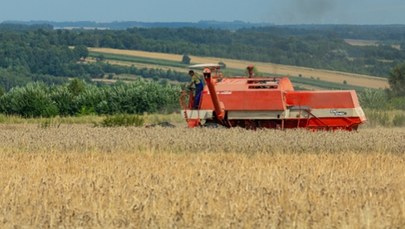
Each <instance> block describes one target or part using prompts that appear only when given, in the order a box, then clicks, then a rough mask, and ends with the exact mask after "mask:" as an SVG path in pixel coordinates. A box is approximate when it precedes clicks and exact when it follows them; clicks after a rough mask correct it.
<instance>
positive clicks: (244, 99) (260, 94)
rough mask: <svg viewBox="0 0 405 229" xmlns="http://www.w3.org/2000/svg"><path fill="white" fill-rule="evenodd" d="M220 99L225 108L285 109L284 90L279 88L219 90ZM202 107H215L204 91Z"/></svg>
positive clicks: (252, 109)
mask: <svg viewBox="0 0 405 229" xmlns="http://www.w3.org/2000/svg"><path fill="white" fill-rule="evenodd" d="M217 94H218V99H219V100H220V101H221V102H222V103H223V104H224V107H225V110H233V111H263V110H277V111H279V110H285V109H286V106H285V103H284V96H283V92H281V91H279V90H274V91H269V90H262V89H256V90H249V91H229V90H223V91H219V90H218V91H217ZM201 109H205V110H208V109H214V105H213V103H212V100H211V95H210V94H208V93H207V91H204V93H203V96H202V103H201Z"/></svg>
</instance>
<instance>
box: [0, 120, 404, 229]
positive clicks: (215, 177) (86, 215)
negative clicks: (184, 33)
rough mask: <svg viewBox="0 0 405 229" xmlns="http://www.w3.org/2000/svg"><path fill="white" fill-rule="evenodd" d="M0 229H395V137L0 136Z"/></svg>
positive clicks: (398, 174)
mask: <svg viewBox="0 0 405 229" xmlns="http://www.w3.org/2000/svg"><path fill="white" fill-rule="evenodd" d="M0 142H1V145H0V158H1V166H0V227H1V228H26V227H30V228H31V227H35V228H46V227H51V228H60V227H62V228H120V227H121V228H161V227H163V228H285V227H287V228H342V227H346V228H403V227H405V155H404V153H405V129H403V128H402V129H401V128H393V129H362V130H360V131H359V132H340V131H337V132H309V131H305V130H288V131H278V130H258V131H249V130H244V129H231V130H229V129H187V128H180V127H178V128H161V127H156V128H100V127H97V128H95V127H92V126H90V125H82V124H81V125H66V124H62V125H60V126H58V127H52V126H51V127H47V128H42V127H41V126H38V125H34V124H19V125H12V124H8V125H1V128H0Z"/></svg>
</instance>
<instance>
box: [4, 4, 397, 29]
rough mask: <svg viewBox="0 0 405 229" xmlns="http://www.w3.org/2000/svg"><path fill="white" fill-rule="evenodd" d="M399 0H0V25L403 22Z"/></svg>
mask: <svg viewBox="0 0 405 229" xmlns="http://www.w3.org/2000/svg"><path fill="white" fill-rule="evenodd" d="M404 12H405V0H248V1H247V0H243V1H241V0H239V1H238V0H0V22H1V21H15V20H17V21H31V20H34V21H37V20H45V21H56V22H62V21H95V22H113V21H139V22H198V21H204V20H216V21H235V20H238V21H244V22H252V23H274V24H281V25H282V24H405V13H404Z"/></svg>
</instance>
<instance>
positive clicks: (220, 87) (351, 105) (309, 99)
mask: <svg viewBox="0 0 405 229" xmlns="http://www.w3.org/2000/svg"><path fill="white" fill-rule="evenodd" d="M211 70H213V68H211ZM215 70H218V69H215ZM216 73H218V72H216ZM204 79H205V82H206V85H205V87H204V90H203V92H202V96H201V101H200V106H199V109H191V107H192V104H193V103H192V99H193V98H192V97H191V99H190V100H189V103H188V104H185V103H184V102H183V103H182V104H183V109H184V110H183V112H184V116H185V119H186V121H187V123H188V126H189V127H197V126H202V125H221V126H225V127H243V128H248V129H256V128H277V129H285V128H308V129H315V130H316V129H325V130H334V129H344V130H356V129H357V128H358V126H359V125H360V124H362V123H363V122H365V121H366V117H365V115H364V112H363V110H362V108H361V107H360V105H359V102H358V98H357V95H356V92H355V91H354V90H346V91H332V90H331V91H294V88H293V86H292V84H291V81H290V80H289V79H288V78H287V77H281V78H278V77H252V78H246V77H233V78H221V77H218V74H213V75H211V71H210V69H205V70H204ZM183 95H185V94H183ZM182 101H184V97H182Z"/></svg>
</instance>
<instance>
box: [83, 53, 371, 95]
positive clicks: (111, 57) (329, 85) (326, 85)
mask: <svg viewBox="0 0 405 229" xmlns="http://www.w3.org/2000/svg"><path fill="white" fill-rule="evenodd" d="M89 56H90V57H92V58H98V57H100V56H103V58H104V59H105V61H106V62H108V61H114V64H117V65H128V64H133V65H134V66H137V65H139V64H147V65H149V66H151V67H155V68H162V67H165V68H184V69H185V71H186V70H187V67H188V65H186V64H182V63H180V62H179V61H172V60H165V59H155V58H148V57H139V56H132V55H131V56H130V55H125V54H112V53H107V52H99V51H90V54H89ZM223 73H224V76H225V77H227V76H233V75H238V76H241V75H246V73H245V72H244V71H243V70H240V69H235V68H226V69H223ZM259 75H266V76H283V75H279V74H263V73H259ZM290 79H291V81H292V82H293V83H299V84H300V85H302V86H301V87H300V88H303V89H312V88H313V87H316V88H320V89H334V90H335V89H337V90H357V91H361V90H363V89H364V87H359V86H353V85H350V84H344V83H343V82H342V83H341V84H339V83H335V82H328V81H323V80H320V79H314V78H304V77H297V76H291V77H290Z"/></svg>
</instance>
